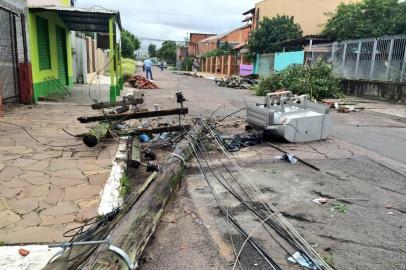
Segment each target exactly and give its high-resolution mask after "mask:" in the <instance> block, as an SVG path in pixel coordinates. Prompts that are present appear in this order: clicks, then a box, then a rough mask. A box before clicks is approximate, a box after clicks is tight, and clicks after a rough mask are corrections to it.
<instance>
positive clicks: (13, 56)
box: [0, 7, 21, 103]
mask: <svg viewBox="0 0 406 270" xmlns="http://www.w3.org/2000/svg"><path fill="white" fill-rule="evenodd" d="M16 17H17V18H19V17H18V14H17V13H14V12H13V11H11V10H8V9H6V8H3V7H0V22H1V23H0V96H2V99H3V103H6V102H16V101H19V87H18V85H19V84H18V82H19V81H18V45H17V24H16V23H17V22H18V23H19V27H21V21H20V20H16Z"/></svg>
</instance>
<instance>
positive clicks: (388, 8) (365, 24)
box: [322, 0, 406, 40]
mask: <svg viewBox="0 0 406 270" xmlns="http://www.w3.org/2000/svg"><path fill="white" fill-rule="evenodd" d="M397 2H398V0H364V1H362V2H359V3H349V4H343V3H341V4H340V5H339V6H338V8H337V10H336V11H335V12H334V13H330V14H328V15H330V18H329V20H328V21H327V23H326V25H325V26H324V29H323V31H322V34H323V35H326V36H327V37H330V38H332V39H334V40H345V39H358V38H370V37H371V38H372V37H380V36H384V35H398V34H406V5H401V4H398V3H397Z"/></svg>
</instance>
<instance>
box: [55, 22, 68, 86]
mask: <svg viewBox="0 0 406 270" xmlns="http://www.w3.org/2000/svg"><path fill="white" fill-rule="evenodd" d="M56 51H57V58H58V79H59V82H60V83H61V84H62V85H67V84H68V61H67V50H66V31H65V29H63V28H61V27H56Z"/></svg>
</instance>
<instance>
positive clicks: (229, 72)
mask: <svg viewBox="0 0 406 270" xmlns="http://www.w3.org/2000/svg"><path fill="white" fill-rule="evenodd" d="M227 57H228V61H227V76H231V64H232V56H231V55H228V56H227Z"/></svg>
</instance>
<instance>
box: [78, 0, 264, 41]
mask: <svg viewBox="0 0 406 270" xmlns="http://www.w3.org/2000/svg"><path fill="white" fill-rule="evenodd" d="M256 2H259V0H103V1H100V0H99V1H95V0H77V1H76V6H78V7H94V6H102V7H104V8H108V9H115V10H119V11H120V15H121V22H122V25H123V27H124V28H125V29H128V30H129V31H130V32H132V33H134V34H135V35H136V36H137V37H142V38H154V39H162V40H168V39H169V40H179V41H183V40H184V38H185V37H186V36H187V35H188V33H190V32H207V33H215V34H219V33H222V32H226V31H229V30H231V29H233V28H236V27H238V26H241V25H243V23H242V22H241V20H242V19H243V16H242V15H241V14H242V13H243V12H244V11H247V10H249V9H251V8H253V7H254V5H255V3H256ZM141 41H142V40H141ZM149 43H151V41H143V44H142V45H143V47H144V48H145V47H146V46H148V44H149Z"/></svg>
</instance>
